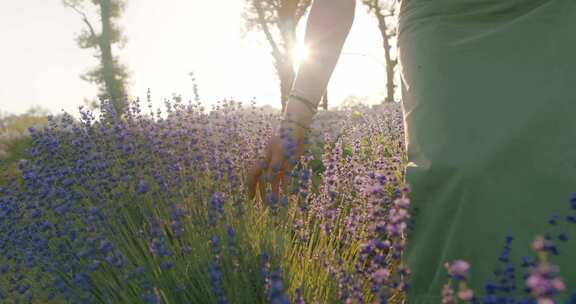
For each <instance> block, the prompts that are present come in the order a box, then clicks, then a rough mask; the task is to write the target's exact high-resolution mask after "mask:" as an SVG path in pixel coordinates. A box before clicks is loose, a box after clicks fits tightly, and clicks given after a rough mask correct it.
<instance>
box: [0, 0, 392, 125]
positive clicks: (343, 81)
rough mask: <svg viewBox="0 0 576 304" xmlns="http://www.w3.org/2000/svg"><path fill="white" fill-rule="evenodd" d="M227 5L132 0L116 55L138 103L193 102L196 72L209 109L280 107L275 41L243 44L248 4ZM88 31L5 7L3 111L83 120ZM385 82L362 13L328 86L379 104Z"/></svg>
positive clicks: (49, 7) (334, 97)
mask: <svg viewBox="0 0 576 304" xmlns="http://www.w3.org/2000/svg"><path fill="white" fill-rule="evenodd" d="M87 2H90V1H87ZM225 2H226V5H223V3H222V1H214V0H163V1H162V2H158V1H143V0H129V2H128V6H127V9H126V11H125V13H124V15H123V18H122V21H121V24H122V26H123V30H124V33H125V35H126V36H127V37H128V43H127V44H126V47H125V48H124V49H122V50H120V51H119V52H117V53H116V54H117V55H118V56H119V58H120V61H121V62H122V63H124V64H126V65H127V66H128V67H129V70H130V73H131V78H130V84H129V93H130V94H131V96H133V97H136V96H139V97H141V98H144V97H145V96H146V90H147V89H148V88H150V89H151V90H152V98H153V100H154V102H155V105H158V106H160V105H161V104H162V103H163V100H164V98H170V97H171V96H172V94H173V93H176V94H180V95H182V96H183V98H184V99H185V100H189V99H192V98H193V90H192V82H191V80H190V77H189V75H188V73H189V72H191V71H194V72H195V74H196V78H197V83H198V86H199V91H200V95H201V99H202V101H203V102H204V103H205V104H207V105H210V104H214V103H215V102H216V101H217V100H221V99H224V98H235V99H237V100H243V101H249V100H250V99H252V98H255V99H256V101H257V103H258V104H271V105H273V106H277V107H279V106H280V94H279V83H278V80H277V77H276V74H275V72H274V68H273V65H272V62H273V61H272V57H271V55H270V51H269V48H268V44H267V42H266V41H265V40H264V37H263V35H262V34H261V33H259V32H254V33H252V34H249V35H248V36H247V37H246V38H244V39H243V38H242V37H241V35H240V33H241V25H242V22H243V20H242V18H241V11H242V9H243V5H244V2H245V0H226V1H225ZM358 2H360V1H358ZM160 3H161V4H160ZM305 21H306V20H305V19H303V20H302V22H301V24H300V27H299V39H302V38H303V32H304V25H305ZM93 22H94V23H96V22H97V20H96V19H94V20H93ZM83 26H84V24H83V23H82V21H81V19H80V17H79V16H78V15H77V14H76V13H75V12H74V11H72V10H71V9H68V8H65V7H63V6H62V4H61V1H60V0H42V1H39V0H18V1H8V0H1V1H0V39H1V41H2V47H1V48H0V112H2V113H15V114H18V113H22V112H25V111H27V110H28V109H29V108H30V107H32V106H37V105H39V106H41V107H42V108H46V109H48V110H50V111H51V112H52V113H58V112H60V110H62V109H64V110H65V111H67V112H69V113H73V114H76V112H77V108H78V106H79V105H82V104H83V100H84V99H85V98H94V96H95V95H96V86H95V85H94V84H91V83H88V82H85V81H83V80H81V79H80V77H79V76H80V74H82V73H83V72H85V71H86V70H88V69H89V68H91V67H93V66H95V65H96V64H97V60H96V59H95V58H94V57H93V54H94V51H93V50H88V49H80V48H79V47H78V46H77V45H76V42H75V37H76V36H77V33H79V32H80V30H81V29H82V28H83ZM385 81H386V80H385V71H384V63H383V49H382V47H381V40H380V36H379V32H378V28H377V27H376V21H375V20H374V19H372V18H371V16H368V14H367V12H366V9H365V8H364V7H363V6H361V5H360V4H358V8H357V9H356V19H355V21H354V25H353V28H352V30H351V33H350V35H349V36H348V39H347V41H346V44H345V46H344V50H343V54H342V56H341V57H340V60H339V63H338V65H337V67H336V69H335V71H334V74H333V75H332V78H331V81H330V83H329V86H328V92H329V97H330V102H331V104H332V105H336V104H337V103H339V102H341V101H342V100H343V99H344V98H345V97H347V96H348V95H358V96H370V97H372V98H374V100H375V101H377V100H379V99H381V98H383V96H384V94H385V93H384V92H385Z"/></svg>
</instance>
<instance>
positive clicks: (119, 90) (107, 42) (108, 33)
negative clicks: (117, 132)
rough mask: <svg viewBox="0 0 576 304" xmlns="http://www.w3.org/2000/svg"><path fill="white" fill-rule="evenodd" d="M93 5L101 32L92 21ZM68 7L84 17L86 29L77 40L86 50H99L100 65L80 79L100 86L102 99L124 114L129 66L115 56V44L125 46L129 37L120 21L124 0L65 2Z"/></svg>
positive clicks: (78, 0)
mask: <svg viewBox="0 0 576 304" xmlns="http://www.w3.org/2000/svg"><path fill="white" fill-rule="evenodd" d="M87 2H91V3H92V6H94V7H93V8H92V10H96V11H97V12H98V15H99V20H100V23H99V24H100V26H101V30H100V31H97V29H96V26H95V25H94V23H93V22H92V21H90V18H89V13H88V9H87V8H86V3H87ZM62 3H63V4H64V6H65V7H68V8H70V9H72V10H74V11H75V12H76V13H77V14H78V15H80V17H81V18H82V22H83V23H84V24H85V26H86V28H84V29H83V30H82V32H81V33H80V34H79V35H78V37H77V38H76V42H77V43H78V46H79V47H80V48H82V49H95V50H97V53H96V55H95V57H96V58H98V59H99V61H100V65H98V66H97V67H94V68H92V69H90V70H89V71H88V72H86V73H84V74H83V75H81V76H80V78H82V79H83V80H85V81H88V82H92V83H95V84H98V85H99V87H100V94H99V95H100V98H102V99H110V100H111V101H112V103H113V105H114V108H115V110H116V112H118V113H122V112H123V111H124V107H125V104H124V103H125V98H126V96H125V95H126V82H127V80H128V77H129V74H128V71H127V68H126V66H125V65H123V64H121V63H120V62H119V61H118V59H117V58H115V57H114V55H113V49H112V46H113V45H117V46H119V47H123V46H124V44H125V43H126V37H125V36H123V35H122V31H121V29H120V27H119V26H118V25H117V23H116V20H117V19H118V18H120V16H121V15H122V12H123V11H124V8H125V1H124V0H92V1H86V0H62Z"/></svg>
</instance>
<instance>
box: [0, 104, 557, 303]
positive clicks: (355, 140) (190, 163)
mask: <svg viewBox="0 0 576 304" xmlns="http://www.w3.org/2000/svg"><path fill="white" fill-rule="evenodd" d="M147 100H148V107H147V109H143V108H142V103H141V102H139V101H138V100H136V101H134V102H132V103H130V105H129V109H128V111H127V112H126V113H127V114H126V115H125V116H124V117H121V118H120V117H117V116H115V114H114V112H113V111H111V110H109V106H107V105H104V106H103V109H102V110H101V114H99V117H95V115H94V114H93V113H91V112H90V111H87V110H86V109H80V119H79V120H74V119H73V118H72V117H71V116H64V118H63V119H60V120H58V121H55V120H52V121H50V123H49V124H48V126H47V127H45V128H43V129H37V130H31V137H32V146H31V148H30V149H29V151H28V157H27V160H25V161H22V162H21V163H20V164H19V168H20V172H21V176H18V177H14V178H13V179H11V180H10V181H9V183H8V184H7V185H4V186H3V187H2V188H1V189H0V234H1V235H2V237H0V301H2V302H3V303H4V302H6V303H63V302H67V303H373V302H377V303H388V302H390V303H400V302H401V301H402V300H403V294H404V291H405V290H406V288H409V286H408V285H407V284H406V282H407V281H408V276H409V273H410V270H409V269H408V268H407V267H406V265H404V263H403V259H402V254H403V250H404V247H405V244H406V237H405V236H406V232H407V230H408V229H409V228H410V226H411V223H410V199H409V193H410V187H409V185H406V184H403V182H402V181H403V175H402V173H403V168H404V166H405V165H406V156H405V155H404V142H403V140H404V132H403V129H402V126H403V123H402V112H401V108H400V107H399V105H398V104H390V105H384V106H380V107H378V108H377V109H368V108H358V109H356V110H353V111H351V110H350V111H331V112H322V113H320V114H319V116H318V119H317V120H316V122H315V125H314V128H313V129H314V133H313V134H311V136H310V141H309V143H308V144H307V149H306V153H305V155H304V156H303V157H302V159H301V161H300V162H299V164H298V165H297V166H296V167H295V169H294V170H293V171H292V172H289V176H290V177H291V180H292V187H290V189H289V190H290V195H289V196H287V197H282V198H281V199H280V200H279V201H277V202H275V201H273V200H266V199H264V200H255V201H250V200H247V199H246V195H245V193H244V183H245V176H246V169H247V168H248V167H249V165H250V164H251V163H252V161H254V159H253V157H255V156H257V155H260V152H261V151H262V150H263V149H264V146H265V144H266V140H267V139H268V136H267V135H268V134H270V132H271V131H272V128H273V126H275V125H276V121H277V119H278V118H279V115H278V114H274V113H264V112H261V111H260V110H258V109H257V108H256V107H254V106H253V105H248V106H243V105H241V104H240V103H238V102H234V101H224V102H221V103H219V104H218V105H217V106H215V107H213V108H211V109H204V108H203V107H202V106H201V105H200V104H199V103H183V102H182V101H181V100H180V99H175V100H173V101H166V106H165V109H164V111H163V112H161V111H159V110H156V111H155V110H153V109H152V107H151V106H150V104H151V103H150V97H149V96H148V98H147ZM459 263H460V271H461V272H465V270H462V268H465V267H463V266H465V264H463V263H465V262H464V261H462V262H459ZM538 269H539V270H535V271H537V272H535V273H534V274H533V278H532V279H529V282H528V286H532V289H531V290H530V292H531V293H532V295H533V296H534V297H540V298H550V297H551V296H553V294H551V293H550V292H548V291H549V290H548V289H545V288H544V289H543V288H542V287H541V286H542V284H544V283H541V280H540V278H542V277H545V276H546V275H545V274H544V272H545V271H546V269H543V268H538ZM552 270H554V269H552ZM451 271H452V273H451V275H454V271H455V270H451ZM458 278H459V279H464V278H465V275H464V274H462V275H461V276H460V277H458ZM539 280H540V281H539ZM552 285H553V286H554V288H555V290H554V291H560V290H561V289H562V288H561V287H562V286H561V285H560V283H558V282H556V283H552ZM445 294H446V298H450V296H452V298H454V297H453V295H454V292H452V294H450V287H449V286H448V285H447V288H446V291H445ZM458 296H459V297H460V298H461V299H464V300H468V301H479V299H475V298H474V297H473V292H471V291H469V290H461V291H460V292H459V294H458ZM454 299H455V298H454ZM490 303H496V302H490Z"/></svg>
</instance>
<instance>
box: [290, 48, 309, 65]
mask: <svg viewBox="0 0 576 304" xmlns="http://www.w3.org/2000/svg"><path fill="white" fill-rule="evenodd" d="M308 54H309V50H308V48H307V47H306V46H304V45H303V44H297V45H296V46H295V47H294V51H293V55H292V61H293V63H294V65H295V66H300V64H301V63H302V62H304V61H306V58H308Z"/></svg>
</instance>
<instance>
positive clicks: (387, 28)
mask: <svg viewBox="0 0 576 304" xmlns="http://www.w3.org/2000/svg"><path fill="white" fill-rule="evenodd" d="M362 3H364V4H365V5H366V6H367V7H368V13H370V14H373V15H374V17H376V20H377V21H378V29H380V34H381V36H382V47H383V48H384V60H385V61H386V99H385V102H393V101H394V92H395V88H396V86H395V84H394V75H395V71H396V66H397V64H398V59H397V58H394V59H393V58H392V54H391V50H392V43H391V41H392V39H393V38H395V37H396V27H395V26H394V24H395V22H393V21H391V20H390V19H392V18H393V17H395V16H396V9H397V7H398V6H397V1H395V0H362Z"/></svg>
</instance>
